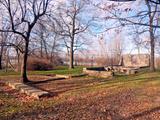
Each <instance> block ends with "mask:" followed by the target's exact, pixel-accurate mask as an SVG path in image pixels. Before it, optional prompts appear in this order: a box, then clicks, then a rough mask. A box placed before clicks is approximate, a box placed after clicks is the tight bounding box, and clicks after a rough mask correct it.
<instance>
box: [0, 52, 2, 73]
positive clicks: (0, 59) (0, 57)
mask: <svg viewBox="0 0 160 120" xmlns="http://www.w3.org/2000/svg"><path fill="white" fill-rule="evenodd" d="M0 70H2V56H1V55H0Z"/></svg>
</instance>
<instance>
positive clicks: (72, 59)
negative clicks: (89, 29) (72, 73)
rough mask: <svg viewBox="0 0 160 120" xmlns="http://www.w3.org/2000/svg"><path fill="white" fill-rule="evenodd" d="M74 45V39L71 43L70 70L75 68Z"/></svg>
mask: <svg viewBox="0 0 160 120" xmlns="http://www.w3.org/2000/svg"><path fill="white" fill-rule="evenodd" d="M73 44H74V42H73V39H72V41H71V47H70V64H69V68H70V69H73V68H74V65H73V63H74V52H73Z"/></svg>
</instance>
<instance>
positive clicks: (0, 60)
mask: <svg viewBox="0 0 160 120" xmlns="http://www.w3.org/2000/svg"><path fill="white" fill-rule="evenodd" d="M3 50H4V49H3V45H1V50H0V70H2V56H3Z"/></svg>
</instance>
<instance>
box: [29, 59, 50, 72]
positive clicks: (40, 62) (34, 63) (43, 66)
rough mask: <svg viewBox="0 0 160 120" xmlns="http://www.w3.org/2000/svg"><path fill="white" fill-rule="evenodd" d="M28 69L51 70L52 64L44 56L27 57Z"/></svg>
mask: <svg viewBox="0 0 160 120" xmlns="http://www.w3.org/2000/svg"><path fill="white" fill-rule="evenodd" d="M27 69H28V70H51V69H53V65H52V64H51V63H50V61H49V60H47V59H44V58H29V59H28V64H27Z"/></svg>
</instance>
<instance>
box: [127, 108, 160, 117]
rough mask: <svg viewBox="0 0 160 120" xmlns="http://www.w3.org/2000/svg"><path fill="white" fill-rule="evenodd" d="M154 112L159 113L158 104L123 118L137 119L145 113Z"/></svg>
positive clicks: (145, 114)
mask: <svg viewBox="0 0 160 120" xmlns="http://www.w3.org/2000/svg"><path fill="white" fill-rule="evenodd" d="M155 112H159V113H160V106H158V107H155V108H152V109H150V110H147V111H143V112H141V113H136V114H133V115H131V116H129V117H127V118H125V119H124V120H134V119H136V120H137V119H138V118H140V117H145V116H147V115H149V114H152V113H155Z"/></svg>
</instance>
